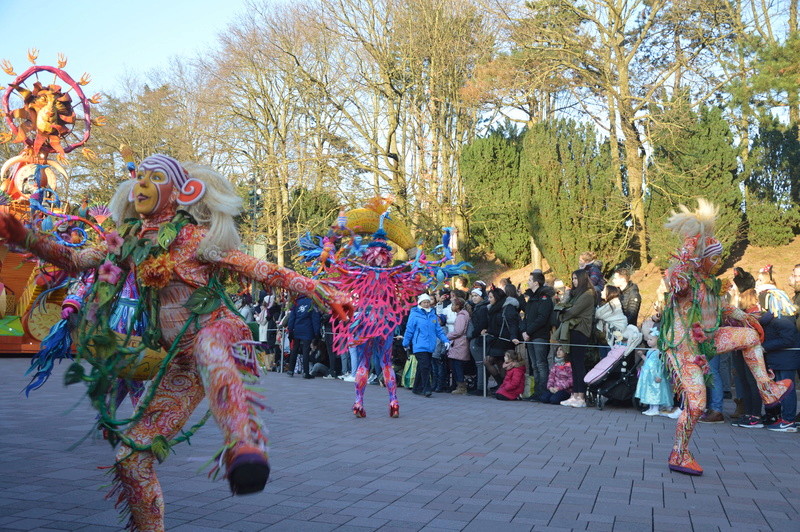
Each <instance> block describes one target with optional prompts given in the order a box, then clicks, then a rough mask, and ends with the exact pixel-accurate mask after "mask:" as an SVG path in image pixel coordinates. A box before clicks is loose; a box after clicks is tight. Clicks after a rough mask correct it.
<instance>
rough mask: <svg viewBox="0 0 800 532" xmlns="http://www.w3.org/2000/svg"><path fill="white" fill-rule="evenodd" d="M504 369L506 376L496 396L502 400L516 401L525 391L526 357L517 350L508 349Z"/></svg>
mask: <svg viewBox="0 0 800 532" xmlns="http://www.w3.org/2000/svg"><path fill="white" fill-rule="evenodd" d="M503 369H504V370H505V372H506V377H505V379H503V384H502V385H501V386H500V388H499V389H498V390H497V392H495V394H494V396H495V398H497V399H499V400H501V401H516V400H517V399H518V398H519V396H520V395H521V394H522V392H523V391H525V359H524V358H522V357H521V356H520V355H519V353H518V352H517V351H516V350H513V351H506V356H505V360H504V362H503Z"/></svg>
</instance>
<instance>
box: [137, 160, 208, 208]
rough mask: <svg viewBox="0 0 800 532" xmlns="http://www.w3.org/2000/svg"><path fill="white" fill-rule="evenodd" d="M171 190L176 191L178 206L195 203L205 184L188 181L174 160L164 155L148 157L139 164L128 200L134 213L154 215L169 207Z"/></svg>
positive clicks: (201, 194)
mask: <svg viewBox="0 0 800 532" xmlns="http://www.w3.org/2000/svg"><path fill="white" fill-rule="evenodd" d="M174 188H177V189H178V190H179V194H178V198H177V201H178V203H179V204H181V205H191V204H193V203H196V202H197V201H198V200H200V198H201V197H202V196H203V193H204V192H205V184H204V183H203V182H202V181H199V180H197V179H191V178H190V177H189V175H188V174H187V173H186V170H184V169H183V167H182V166H181V164H180V163H179V162H178V161H176V160H175V159H173V158H172V157H168V156H166V155H160V154H156V155H151V156H150V157H148V158H146V159H145V160H144V161H142V162H141V163H140V164H139V170H138V172H137V181H136V184H135V185H134V187H133V188H132V189H131V197H130V198H129V199H130V201H132V202H133V203H134V208H135V209H136V212H137V213H138V214H142V215H145V216H147V215H150V214H157V213H159V212H161V211H162V210H163V209H164V208H165V207H166V206H167V205H168V204H169V202H170V196H171V195H172V191H173V189H174Z"/></svg>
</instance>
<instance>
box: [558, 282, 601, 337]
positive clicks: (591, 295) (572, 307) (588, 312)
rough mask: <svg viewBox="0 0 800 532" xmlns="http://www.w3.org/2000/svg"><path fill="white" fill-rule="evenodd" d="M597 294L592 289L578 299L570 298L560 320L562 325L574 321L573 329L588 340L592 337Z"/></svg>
mask: <svg viewBox="0 0 800 532" xmlns="http://www.w3.org/2000/svg"><path fill="white" fill-rule="evenodd" d="M594 300H595V292H594V290H592V289H591V288H590V289H588V290H586V291H585V292H584V293H582V294H581V295H579V296H578V297H577V298H573V297H570V300H569V301H568V302H567V303H566V307H567V308H565V309H564V311H563V312H561V315H560V316H559V319H560V320H561V323H564V322H567V321H569V320H572V319H574V320H575V322H574V324H573V326H572V327H571V329H574V330H576V331H578V332H580V333H583V335H584V336H586V337H587V338H591V337H592V320H593V319H594Z"/></svg>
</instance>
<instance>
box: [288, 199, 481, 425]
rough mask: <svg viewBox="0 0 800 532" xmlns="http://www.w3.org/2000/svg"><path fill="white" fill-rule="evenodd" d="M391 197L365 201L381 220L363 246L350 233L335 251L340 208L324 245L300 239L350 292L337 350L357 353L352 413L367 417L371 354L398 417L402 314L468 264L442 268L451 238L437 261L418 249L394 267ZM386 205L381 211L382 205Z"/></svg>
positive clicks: (342, 223)
mask: <svg viewBox="0 0 800 532" xmlns="http://www.w3.org/2000/svg"><path fill="white" fill-rule="evenodd" d="M388 205H389V201H388V200H382V199H379V198H376V199H373V200H371V201H370V202H368V203H367V208H369V209H374V210H378V211H380V213H381V215H380V225H379V228H378V230H377V231H376V232H375V233H374V234H373V235H372V241H371V242H370V243H369V244H367V245H366V246H362V245H361V237H360V236H356V235H355V234H353V235H352V237H351V239H350V241H349V242H348V243H347V244H346V245H344V246H342V247H341V248H340V249H339V250H338V252H337V251H336V246H335V241H336V240H337V239H338V238H339V237H338V236H337V233H338V234H346V233H347V231H348V229H347V226H346V223H347V220H346V218H345V217H344V213H340V215H339V220H338V222H337V224H338V225H337V226H336V227H334V229H335V231H332V232H331V233H330V234H329V235H328V236H327V237H325V238H324V239H321V245H319V244H315V243H314V240H313V239H312V238H310V237H309V236H307V237H306V238H304V239H302V240H301V246H302V247H303V248H304V249H305V251H303V252H302V253H301V254H300V255H301V258H303V259H305V260H306V261H309V262H312V263H313V265H314V266H316V267H317V269H318V270H319V272H322V271H324V272H325V273H327V274H328V275H329V276H330V279H331V281H332V282H334V283H335V284H336V287H337V288H338V289H339V290H341V291H342V292H344V293H347V294H351V295H352V297H353V304H354V306H355V309H356V312H355V314H354V316H353V319H352V320H350V321H349V322H343V321H336V322H335V323H334V325H333V334H334V340H333V345H334V351H335V352H336V354H337V355H339V356H347V354H348V351H349V349H350V348H355V349H356V350H357V353H358V357H357V358H358V369H355V368H354V369H353V371H355V373H356V380H355V392H356V399H355V403H354V404H353V414H354V415H355V416H356V417H360V418H363V417H366V415H367V413H366V410H365V409H364V389H365V388H366V385H367V377H368V374H369V361H370V359H371V358H372V354H373V353H378V359H379V360H380V364H381V371H382V374H383V380H384V383H385V384H386V389H387V391H388V392H389V416H390V417H399V416H400V405H399V403H398V401H397V382H396V378H395V373H394V368H393V367H392V342H393V337H394V335H395V334H396V333H397V329H398V327H399V326H400V324H401V323H402V321H403V317H404V316H405V315H406V314H408V312H409V310H410V309H411V308H412V307H413V306H414V305H415V304H416V298H417V296H418V295H419V294H421V293H423V292H425V290H426V289H427V287H428V285H430V284H431V283H433V282H437V281H439V282H441V281H442V280H444V279H446V278H449V277H453V276H455V275H462V274H464V273H465V272H466V270H464V268H465V267H469V265H468V264H466V263H458V264H454V265H449V266H444V267H438V265H439V264H441V263H444V262H447V261H450V260H452V255H451V254H450V250H449V246H448V245H447V244H448V242H447V240H446V238H445V243H444V244H443V245H442V246H439V247H437V249H439V248H443V249H444V252H443V253H444V257H443V258H442V259H441V260H437V261H430V262H429V261H427V260H426V259H425V255H424V254H421V253H418V254H417V256H416V257H415V258H413V260H409V261H407V262H404V263H401V264H398V265H396V266H391V264H392V261H393V253H392V248H391V247H390V246H389V244H388V243H387V235H386V232H385V231H384V228H383V226H384V220H385V219H387V218H388V214H389V213H388V210H387V209H388ZM382 209H383V210H382Z"/></svg>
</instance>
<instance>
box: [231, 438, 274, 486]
mask: <svg viewBox="0 0 800 532" xmlns="http://www.w3.org/2000/svg"><path fill="white" fill-rule="evenodd" d="M225 461H226V463H227V467H226V470H227V477H228V483H229V484H230V487H231V493H233V494H234V495H247V494H248V493H257V492H259V491H262V490H263V489H264V486H265V485H266V484H267V479H268V478H269V463H268V462H267V454H266V453H265V452H264V450H263V449H261V448H260V447H257V446H255V445H250V444H246V443H240V444H238V445H237V446H235V447H234V448H233V449H231V450H230V451H228V456H227V457H226V460H225Z"/></svg>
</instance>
